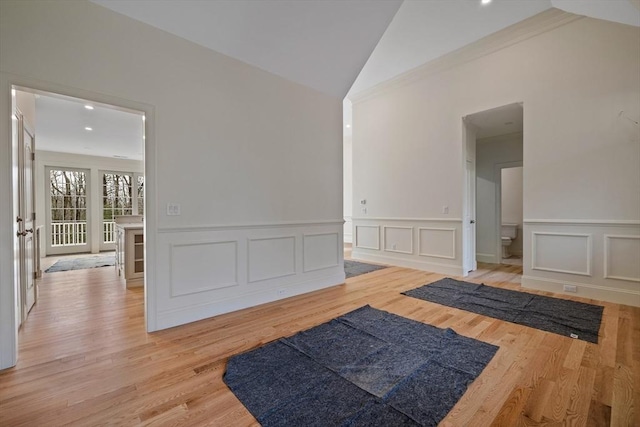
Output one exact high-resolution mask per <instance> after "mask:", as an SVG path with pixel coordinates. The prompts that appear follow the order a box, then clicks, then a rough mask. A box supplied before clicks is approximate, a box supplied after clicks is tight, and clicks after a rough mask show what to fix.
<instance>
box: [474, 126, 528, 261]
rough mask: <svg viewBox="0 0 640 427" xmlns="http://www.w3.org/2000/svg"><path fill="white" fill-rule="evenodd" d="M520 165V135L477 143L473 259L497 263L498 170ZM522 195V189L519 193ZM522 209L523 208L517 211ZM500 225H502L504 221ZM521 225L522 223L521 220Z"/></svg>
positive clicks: (498, 255) (494, 138) (498, 256)
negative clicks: (515, 164) (507, 165)
mask: <svg viewBox="0 0 640 427" xmlns="http://www.w3.org/2000/svg"><path fill="white" fill-rule="evenodd" d="M514 162H522V134H521V133H515V134H509V135H502V136H497V137H493V138H485V139H479V140H478V141H477V144H476V257H477V259H478V261H481V262H489V263H496V264H499V263H500V259H501V258H502V256H501V252H500V251H498V247H499V246H498V235H499V234H500V231H499V229H498V222H497V221H498V219H497V215H498V211H497V209H496V208H497V207H498V206H499V204H498V200H497V190H498V188H497V185H499V184H500V183H499V179H500V167H501V166H504V165H506V164H509V163H511V164H513V163H514ZM520 192H521V193H522V190H520ZM520 200H522V197H521V198H520ZM520 210H522V208H520ZM502 222H505V221H504V219H503V220H502ZM520 222H522V220H521V221H520Z"/></svg>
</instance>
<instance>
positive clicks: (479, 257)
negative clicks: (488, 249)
mask: <svg viewBox="0 0 640 427" xmlns="http://www.w3.org/2000/svg"><path fill="white" fill-rule="evenodd" d="M496 258H497V257H496V256H495V254H481V253H476V261H478V262H486V263H487V264H499V261H498V260H497V259H496Z"/></svg>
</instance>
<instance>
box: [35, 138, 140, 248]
mask: <svg viewBox="0 0 640 427" xmlns="http://www.w3.org/2000/svg"><path fill="white" fill-rule="evenodd" d="M36 138H37V136H36ZM36 144H37V140H36ZM36 147H37V145H36ZM47 166H55V167H62V168H64V167H69V168H78V169H87V170H88V171H89V174H88V178H89V212H88V217H89V218H92V219H94V220H93V221H91V224H92V228H91V230H90V231H91V232H90V236H91V238H90V240H91V241H90V249H91V252H92V253H98V252H99V251H100V218H102V215H101V212H100V197H102V177H101V172H102V171H107V172H132V173H144V163H143V162H142V161H139V160H130V159H117V158H113V157H97V156H87V155H83V154H70V153H59V152H52V151H43V150H36V178H35V180H36V226H41V225H45V222H46V218H47V212H46V197H47V196H48V195H49V187H48V185H49V177H48V176H46V173H45V169H46V167H47ZM96 218H97V220H95V219H96ZM44 232H45V234H46V233H47V232H48V231H47V229H46V227H45V228H44ZM46 249H47V246H46V238H45V236H44V235H43V236H42V241H41V247H40V251H41V252H40V253H41V254H43V255H48V254H47V252H46Z"/></svg>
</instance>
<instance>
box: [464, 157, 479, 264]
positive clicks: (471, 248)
mask: <svg viewBox="0 0 640 427" xmlns="http://www.w3.org/2000/svg"><path fill="white" fill-rule="evenodd" d="M465 184H466V185H465V187H466V203H465V205H466V209H465V213H464V218H463V235H464V236H465V239H466V242H465V243H466V244H465V245H464V260H463V266H464V271H465V275H466V273H468V272H470V271H473V270H475V269H476V268H478V265H477V262H476V165H475V162H474V161H473V160H471V159H467V161H466V167H465Z"/></svg>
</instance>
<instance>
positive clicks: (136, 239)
mask: <svg viewBox="0 0 640 427" xmlns="http://www.w3.org/2000/svg"><path fill="white" fill-rule="evenodd" d="M115 226H116V229H115V240H116V242H115V243H116V269H117V270H118V276H120V278H121V279H123V280H124V282H125V284H126V286H127V288H132V287H139V286H143V285H144V230H143V226H142V224H141V223H135V222H134V223H127V222H122V223H119V222H118V221H116V224H115Z"/></svg>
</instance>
